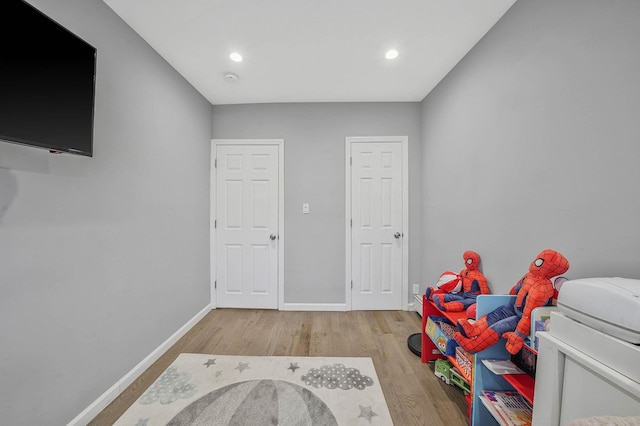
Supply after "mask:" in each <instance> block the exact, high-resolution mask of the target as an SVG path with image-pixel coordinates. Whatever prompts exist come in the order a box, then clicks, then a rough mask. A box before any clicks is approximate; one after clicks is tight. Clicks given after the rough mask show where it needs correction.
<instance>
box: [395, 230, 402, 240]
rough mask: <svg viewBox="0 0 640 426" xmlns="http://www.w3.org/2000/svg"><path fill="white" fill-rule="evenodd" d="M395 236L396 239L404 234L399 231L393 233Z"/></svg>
mask: <svg viewBox="0 0 640 426" xmlns="http://www.w3.org/2000/svg"><path fill="white" fill-rule="evenodd" d="M393 236H394V237H396V239H398V238H400V237H401V236H402V234H401V233H399V232H396V233H395V234H393Z"/></svg>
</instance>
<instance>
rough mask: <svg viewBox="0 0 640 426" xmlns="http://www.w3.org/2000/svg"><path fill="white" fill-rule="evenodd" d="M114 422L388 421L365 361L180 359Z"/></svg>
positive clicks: (240, 425) (143, 425)
mask: <svg viewBox="0 0 640 426" xmlns="http://www.w3.org/2000/svg"><path fill="white" fill-rule="evenodd" d="M115 424H116V425H118V426H153V425H163V426H164V425H202V426H204V425H207V426H210V425H221V426H222V425H225V426H226V425H233V426H236V425H237V426H262V425H281V426H287V425H292V426H293V425H295V426H306V425H318V426H331V425H336V426H338V425H339V426H342V425H393V422H392V421H391V415H390V414H389V409H388V408H387V404H386V402H385V399H384V395H383V393H382V389H381V388H380V384H379V381H378V377H377V375H376V372H375V368H374V366H373V361H372V360H371V358H335V357H331V358H328V357H257V356H228V355H224V356H223V355H202V354H180V355H179V356H178V358H177V359H176V360H175V361H174V362H173V363H172V364H171V365H170V366H169V367H168V368H167V369H166V370H165V371H164V372H163V373H162V375H160V377H159V378H158V379H157V380H156V381H155V382H154V383H153V384H152V385H151V386H150V387H149V388H148V389H147V390H146V391H145V392H144V394H143V395H142V396H140V398H139V399H138V400H137V401H136V402H135V403H134V404H133V405H132V406H131V407H130V408H129V409H128V410H127V411H126V412H125V413H124V414H123V415H122V417H120V419H118V421H117V422H116V423H115Z"/></svg>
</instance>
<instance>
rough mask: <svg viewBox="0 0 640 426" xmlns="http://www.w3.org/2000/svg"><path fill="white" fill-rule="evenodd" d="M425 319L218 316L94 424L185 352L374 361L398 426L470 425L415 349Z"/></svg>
mask: <svg viewBox="0 0 640 426" xmlns="http://www.w3.org/2000/svg"><path fill="white" fill-rule="evenodd" d="M420 328H421V318H420V316H419V315H418V314H417V313H415V312H408V311H350V312H289V311H271V310H244V309H216V310H213V311H211V312H210V313H209V314H207V316H206V317H205V318H203V319H202V320H201V321H200V322H199V323H198V324H197V325H196V326H194V327H193V329H191V330H190V331H189V332H188V333H187V334H186V335H185V336H183V338H181V339H180V340H179V341H178V342H177V343H176V344H175V345H174V346H173V347H172V348H171V349H170V350H168V351H167V352H166V353H165V354H164V355H163V356H162V357H160V359H158V361H156V362H155V363H154V364H153V365H152V366H151V367H149V369H148V370H147V371H146V372H145V373H143V374H142V375H141V376H140V377H139V378H138V379H137V380H136V381H135V382H134V383H133V384H132V385H131V386H129V387H128V388H127V389H126V390H125V391H124V392H123V393H122V394H121V395H120V396H119V397H118V398H116V399H115V400H114V401H113V402H112V403H111V404H110V405H109V406H108V407H107V408H105V410H104V411H102V412H101V413H100V414H99V415H98V416H96V418H95V419H94V420H93V421H92V422H91V423H90V425H111V424H113V422H115V421H116V420H117V419H118V418H119V417H120V416H121V415H122V413H124V411H125V410H126V409H127V408H128V407H129V406H130V405H131V404H133V402H135V401H136V399H137V398H138V397H139V396H140V395H141V394H142V393H143V392H144V391H145V389H146V388H147V387H148V386H149V385H151V383H153V381H154V380H155V379H156V378H157V377H158V376H159V375H160V374H161V373H162V372H163V371H164V370H165V369H166V368H167V366H169V364H171V363H172V362H173V361H174V359H175V358H176V357H177V356H178V355H179V354H180V353H183V352H187V353H202V354H214V355H215V354H217V355H249V356H252V355H257V356H259V355H272V356H327V357H333V356H335V357H349V356H354V357H371V358H372V359H373V363H374V365H375V368H376V372H377V374H378V378H379V379H380V384H381V387H382V391H383V392H384V396H385V399H386V400H387V404H388V406H389V411H390V412H391V417H392V419H393V422H394V424H395V425H396V426H412V425H420V426H430V425H433V426H445V425H446V426H458V425H459V426H463V425H466V424H468V420H467V415H466V402H465V400H464V396H463V394H462V392H461V391H460V390H459V389H458V388H455V387H453V386H449V385H446V384H444V383H442V382H441V381H440V380H438V378H436V376H434V374H433V366H432V365H430V364H423V363H422V362H421V361H420V358H419V357H418V356H416V355H414V354H413V353H412V352H411V351H410V350H409V349H408V347H407V338H408V337H409V335H411V334H413V333H418V332H420Z"/></svg>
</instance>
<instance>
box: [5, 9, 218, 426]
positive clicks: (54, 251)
mask: <svg viewBox="0 0 640 426" xmlns="http://www.w3.org/2000/svg"><path fill="white" fill-rule="evenodd" d="M30 3H32V4H34V5H35V6H36V7H38V8H41V9H42V10H43V11H44V12H45V13H47V14H48V15H49V16H51V17H52V18H54V19H55V20H57V21H59V22H60V23H61V24H63V25H65V26H66V27H68V28H69V29H70V30H72V31H73V32H75V33H76V34H78V35H79V36H81V37H82V38H84V39H85V40H86V41H88V42H89V43H91V44H92V45H94V46H95V47H97V49H98V74H97V100H96V111H95V112H96V120H95V140H94V148H95V152H94V154H95V156H94V157H93V158H84V157H78V156H72V155H50V154H49V153H48V152H47V151H44V150H39V149H35V148H29V147H24V146H19V145H12V144H8V143H0V253H1V255H0V342H1V343H0V347H1V350H0V424H3V425H61V424H66V423H67V422H69V421H70V420H72V419H73V418H74V417H75V416H76V415H77V414H79V413H80V412H81V411H82V410H84V409H85V408H86V407H87V406H88V405H89V404H90V403H92V402H93V401H94V400H96V398H98V397H99V396H100V395H101V394H102V393H103V392H105V391H106V390H107V389H109V388H110V387H111V386H112V385H114V384H115V383H116V382H117V381H118V380H119V379H121V378H122V377H123V376H124V375H125V374H126V373H127V372H129V371H130V370H131V369H132V368H133V367H135V366H136V364H138V363H139V362H140V361H141V360H142V359H143V358H144V357H146V356H147V355H149V354H150V353H151V351H152V350H154V349H155V348H156V347H158V345H159V344H161V343H162V342H163V341H165V340H166V339H167V338H168V337H169V336H171V335H172V334H173V333H174V332H176V331H177V330H178V329H179V328H180V327H181V326H183V325H184V324H185V323H186V322H187V321H188V320H189V319H191V318H192V317H193V316H194V315H196V314H197V313H198V312H199V311H200V310H202V309H203V308H204V307H205V306H206V305H207V304H208V303H209V299H210V298H209V258H208V253H209V231H208V229H209V219H208V212H209V156H210V139H211V106H210V104H209V103H208V102H207V101H206V100H205V99H204V98H203V97H201V96H200V95H199V94H198V93H197V92H196V91H195V90H194V89H193V88H192V87H191V86H190V85H188V84H187V83H186V82H185V80H184V79H183V78H181V77H180V76H179V75H178V74H177V73H176V72H175V71H174V70H173V69H172V68H170V67H169V66H168V65H167V64H166V62H164V61H163V59H161V58H160V57H159V56H158V55H157V54H156V53H155V52H153V51H152V50H151V49H150V48H149V47H148V45H146V43H145V42H143V41H142V39H140V38H139V37H138V36H137V35H136V34H135V33H134V32H133V31H132V30H131V29H129V28H128V27H127V26H126V25H125V24H124V23H123V22H122V21H121V20H120V19H119V18H117V17H116V15H115V14H113V13H112V12H111V11H110V9H108V8H107V6H106V5H105V4H104V3H103V2H102V1H100V0H58V1H55V2H53V1H47V0H32V1H30Z"/></svg>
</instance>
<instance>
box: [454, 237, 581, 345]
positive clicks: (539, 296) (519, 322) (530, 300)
mask: <svg viewBox="0 0 640 426" xmlns="http://www.w3.org/2000/svg"><path fill="white" fill-rule="evenodd" d="M568 269H569V261H568V260H567V259H566V258H565V257H564V256H563V255H562V254H561V253H558V252H557V251H554V250H549V249H547V250H543V251H542V252H540V254H539V255H538V257H536V259H535V260H534V261H533V262H531V265H530V266H529V272H528V273H526V274H525V275H524V276H523V277H522V278H521V279H520V281H518V283H517V284H516V285H515V286H514V287H513V288H512V289H511V291H510V292H509V294H515V295H516V300H515V302H514V303H513V304H510V305H502V306H499V307H497V308H496V309H494V310H493V311H492V312H489V313H488V314H487V315H485V316H483V317H482V318H480V319H479V320H478V321H476V322H475V323H473V324H472V323H470V322H469V321H467V320H466V319H462V320H459V321H458V332H457V333H455V335H454V338H455V339H456V340H457V341H458V343H459V344H460V346H462V347H463V348H464V349H465V350H467V351H468V352H470V353H476V352H480V351H482V350H484V349H486V348H488V347H489V346H492V345H495V344H496V343H497V342H498V340H500V336H502V337H504V338H505V339H507V343H506V345H505V347H506V349H507V351H508V352H509V353H510V354H516V353H518V351H519V350H520V349H521V348H522V345H523V343H524V339H525V338H526V337H527V336H528V335H529V330H530V326H531V311H533V310H534V309H535V308H537V307H539V306H545V305H547V304H549V302H550V301H551V300H552V299H553V297H554V293H555V289H554V287H553V283H552V282H551V278H552V277H555V276H556V275H560V274H564V273H565V272H566V271H567V270H568Z"/></svg>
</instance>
